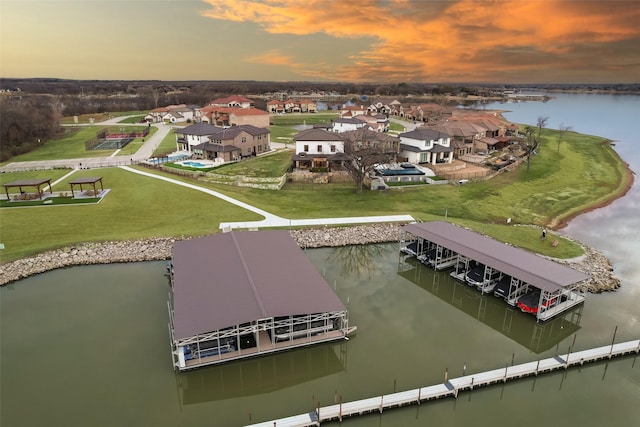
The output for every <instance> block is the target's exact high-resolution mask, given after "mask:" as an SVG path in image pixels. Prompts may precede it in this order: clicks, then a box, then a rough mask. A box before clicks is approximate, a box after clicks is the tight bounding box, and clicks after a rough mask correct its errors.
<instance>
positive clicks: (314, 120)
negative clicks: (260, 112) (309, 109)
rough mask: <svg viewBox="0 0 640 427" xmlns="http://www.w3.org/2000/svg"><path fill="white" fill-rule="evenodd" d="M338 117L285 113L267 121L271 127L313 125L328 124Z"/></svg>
mask: <svg viewBox="0 0 640 427" xmlns="http://www.w3.org/2000/svg"><path fill="white" fill-rule="evenodd" d="M338 117H340V114H338V113H337V112H321V113H287V114H281V115H278V116H274V115H272V116H271V117H270V119H269V121H270V123H271V124H272V125H276V126H295V125H302V124H307V125H315V124H318V123H329V122H331V120H333V119H337V118H338Z"/></svg>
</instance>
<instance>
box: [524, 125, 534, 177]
mask: <svg viewBox="0 0 640 427" xmlns="http://www.w3.org/2000/svg"><path fill="white" fill-rule="evenodd" d="M522 148H523V149H524V155H525V157H526V158H527V172H529V170H530V169H531V155H532V154H535V152H536V148H538V139H537V138H536V134H535V130H534V129H533V128H532V127H531V126H527V127H525V128H524V141H523V146H522Z"/></svg>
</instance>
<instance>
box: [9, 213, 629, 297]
mask: <svg viewBox="0 0 640 427" xmlns="http://www.w3.org/2000/svg"><path fill="white" fill-rule="evenodd" d="M402 225H403V224H397V223H381V224H373V225H357V226H353V227H316V228H308V229H298V230H291V231H290V233H291V236H292V237H293V239H294V240H295V241H296V243H297V244H298V246H300V247H301V248H323V247H339V246H350V245H366V244H376V243H394V242H398V239H399V236H400V227H401V226H402ZM179 240H186V238H184V237H182V238H175V237H174V238H170V237H165V238H162V237H161V238H148V239H140V240H129V241H111V242H104V243H95V242H87V243H80V244H77V245H73V246H69V247H65V248H61V249H56V250H53V251H48V252H44V253H41V254H37V255H35V256H33V257H28V258H22V259H19V260H16V261H13V262H10V263H7V264H3V265H0V286H3V285H7V284H10V283H13V282H16V281H18V280H21V279H25V278H27V277H30V276H33V275H36V274H40V273H45V272H47V271H52V270H57V269H60V268H67V267H74V266H81V265H96V264H117V263H129V262H143V261H162V260H168V259H170V258H171V251H172V247H173V243H174V242H176V241H179ZM577 243H579V244H580V245H581V246H582V247H583V248H584V251H585V253H584V255H583V256H581V257H579V258H576V259H570V260H558V259H556V260H555V261H556V262H560V263H562V264H565V265H568V266H570V267H572V268H575V269H576V270H580V271H582V272H584V273H587V274H589V275H590V276H591V279H590V280H589V281H588V282H587V283H586V284H585V291H587V292H590V293H602V292H609V291H615V290H616V289H617V288H619V287H620V279H618V278H617V277H616V276H615V275H614V274H613V267H612V266H611V263H610V261H609V260H608V259H607V258H606V257H605V256H604V255H603V254H602V253H600V252H599V251H598V250H596V249H595V248H591V247H588V246H586V245H584V244H582V243H580V242H577Z"/></svg>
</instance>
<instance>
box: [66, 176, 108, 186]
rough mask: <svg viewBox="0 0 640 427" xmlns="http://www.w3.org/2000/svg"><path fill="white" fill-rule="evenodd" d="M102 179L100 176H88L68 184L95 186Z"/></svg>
mask: <svg viewBox="0 0 640 427" xmlns="http://www.w3.org/2000/svg"><path fill="white" fill-rule="evenodd" d="M101 179H102V177H101V176H88V177H85V178H77V179H74V180H73V181H69V184H74V185H75V184H95V183H96V182H98V181H100V180H101Z"/></svg>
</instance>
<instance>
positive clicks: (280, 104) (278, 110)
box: [267, 99, 318, 114]
mask: <svg viewBox="0 0 640 427" xmlns="http://www.w3.org/2000/svg"><path fill="white" fill-rule="evenodd" d="M267 111H268V112H270V113H274V114H283V113H316V112H317V111H318V106H317V104H316V103H315V102H313V101H310V100H304V99H303V100H301V101H295V100H292V99H289V100H286V101H276V100H271V101H269V102H267Z"/></svg>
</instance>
